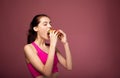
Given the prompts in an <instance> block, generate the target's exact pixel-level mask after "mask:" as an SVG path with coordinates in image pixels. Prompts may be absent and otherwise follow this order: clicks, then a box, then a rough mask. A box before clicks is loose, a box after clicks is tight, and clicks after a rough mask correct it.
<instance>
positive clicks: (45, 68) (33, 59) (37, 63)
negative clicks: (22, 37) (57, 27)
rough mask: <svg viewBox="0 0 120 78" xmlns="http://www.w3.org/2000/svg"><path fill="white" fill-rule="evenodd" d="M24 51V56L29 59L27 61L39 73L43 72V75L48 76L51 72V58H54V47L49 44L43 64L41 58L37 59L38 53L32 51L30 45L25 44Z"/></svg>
mask: <svg viewBox="0 0 120 78" xmlns="http://www.w3.org/2000/svg"><path fill="white" fill-rule="evenodd" d="M24 52H25V56H26V58H27V59H28V60H29V62H30V63H31V64H32V65H33V66H34V67H35V68H36V69H37V70H38V71H39V72H41V73H43V74H44V75H45V76H50V75H51V72H52V66H53V59H54V53H55V48H54V46H50V50H49V53H48V59H47V61H46V64H45V65H44V64H43V63H42V62H41V60H40V59H39V57H38V55H37V54H36V53H35V52H33V49H32V46H31V45H26V46H25V47H24Z"/></svg>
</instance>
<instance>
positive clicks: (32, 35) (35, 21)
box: [27, 14, 49, 44]
mask: <svg viewBox="0 0 120 78" xmlns="http://www.w3.org/2000/svg"><path fill="white" fill-rule="evenodd" d="M41 17H49V16H48V15H46V14H39V15H36V16H35V17H34V18H33V19H32V21H31V23H30V28H29V30H28V35H27V43H28V44H30V43H32V42H33V41H35V39H36V37H37V33H36V32H35V31H34V30H33V28H34V27H37V26H38V24H39V23H40V21H39V19H40V18H41Z"/></svg>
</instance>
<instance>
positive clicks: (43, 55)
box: [27, 42, 58, 77]
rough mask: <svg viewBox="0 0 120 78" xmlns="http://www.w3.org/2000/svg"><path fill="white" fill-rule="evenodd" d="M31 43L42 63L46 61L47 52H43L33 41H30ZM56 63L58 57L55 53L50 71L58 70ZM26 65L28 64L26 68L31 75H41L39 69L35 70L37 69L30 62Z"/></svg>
mask: <svg viewBox="0 0 120 78" xmlns="http://www.w3.org/2000/svg"><path fill="white" fill-rule="evenodd" d="M32 45H33V46H34V47H35V49H36V50H37V54H38V57H39V59H40V60H41V61H42V63H43V64H45V63H46V61H47V57H48V54H47V53H45V52H44V51H43V50H41V49H40V48H39V47H38V45H37V44H35V43H34V42H32ZM57 63H58V58H57V55H56V54H55V56H54V63H53V69H52V73H55V72H58V68H57ZM27 66H28V69H29V71H30V72H31V74H32V76H33V77H37V76H40V75H43V74H42V73H40V72H39V71H37V70H36V69H35V68H34V67H33V66H32V64H31V63H28V64H27Z"/></svg>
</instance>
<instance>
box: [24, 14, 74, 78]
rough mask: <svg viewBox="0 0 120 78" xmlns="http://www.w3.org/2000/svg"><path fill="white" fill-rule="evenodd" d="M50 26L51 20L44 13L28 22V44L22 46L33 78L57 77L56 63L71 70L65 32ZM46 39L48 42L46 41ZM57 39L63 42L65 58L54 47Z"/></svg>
mask: <svg viewBox="0 0 120 78" xmlns="http://www.w3.org/2000/svg"><path fill="white" fill-rule="evenodd" d="M51 28H52V26H51V20H50V18H49V16H47V15H45V14H39V15H36V16H35V17H34V18H33V20H32V22H31V24H30V29H29V31H28V39H27V43H28V44H26V45H25V46H24V53H25V58H26V63H27V66H28V69H29V71H30V72H31V74H32V76H33V77H34V78H57V76H58V68H57V63H60V64H61V65H62V66H64V67H65V68H66V69H67V70H72V59H71V53H70V49H69V44H68V41H67V37H66V34H65V33H64V32H63V31H62V30H54V29H52V30H50V29H51ZM48 33H49V34H48ZM60 34H62V35H60ZM48 40H49V44H47V43H46V41H48ZM58 40H60V41H61V43H63V46H64V49H65V54H66V57H65V58H64V57H63V56H62V55H61V53H60V51H59V50H58V49H57V47H56V44H57V41H58Z"/></svg>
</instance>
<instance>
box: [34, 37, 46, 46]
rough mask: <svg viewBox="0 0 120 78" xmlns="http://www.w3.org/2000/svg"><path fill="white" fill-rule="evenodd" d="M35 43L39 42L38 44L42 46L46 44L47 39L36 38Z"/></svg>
mask: <svg viewBox="0 0 120 78" xmlns="http://www.w3.org/2000/svg"><path fill="white" fill-rule="evenodd" d="M35 43H36V44H38V46H41V47H43V46H45V40H44V39H42V38H37V39H36V40H35Z"/></svg>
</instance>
